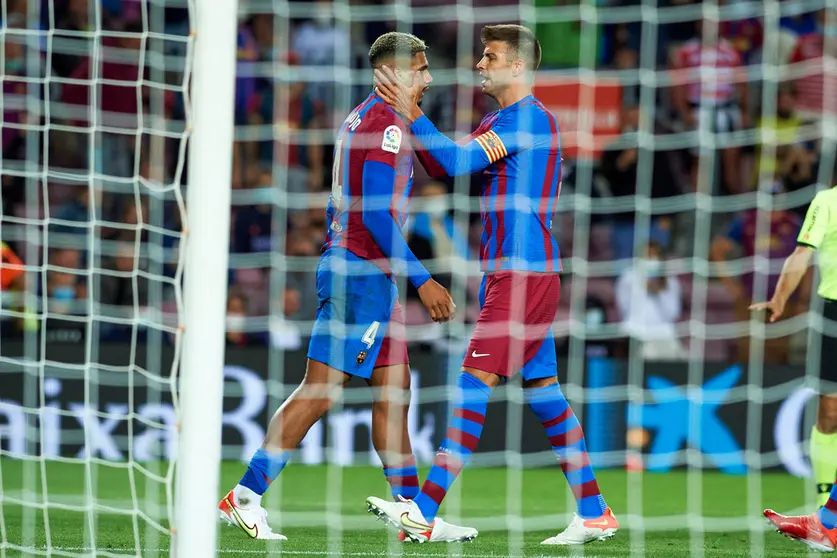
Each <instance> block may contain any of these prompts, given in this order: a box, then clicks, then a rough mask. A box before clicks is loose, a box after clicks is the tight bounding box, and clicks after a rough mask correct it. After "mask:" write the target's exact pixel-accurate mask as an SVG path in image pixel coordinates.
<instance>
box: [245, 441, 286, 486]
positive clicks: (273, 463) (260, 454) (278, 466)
mask: <svg viewBox="0 0 837 558" xmlns="http://www.w3.org/2000/svg"><path fill="white" fill-rule="evenodd" d="M290 459H291V452H289V451H286V452H282V453H270V452H268V451H267V450H265V449H263V448H259V449H258V450H256V453H254V454H253V457H252V458H251V459H250V465H249V466H248V467H247V471H246V472H245V473H244V476H243V477H241V481H240V482H239V483H238V484H240V485H241V486H244V487H246V488H249V489H250V490H252V491H253V492H255V493H256V494H258V495H259V496H261V495H262V494H264V493H265V491H266V490H267V488H268V487H269V486H270V483H272V482H273V481H274V480H275V479H276V477H278V476H279V473H281V472H282V469H284V468H285V465H287V464H288V461H289V460H290Z"/></svg>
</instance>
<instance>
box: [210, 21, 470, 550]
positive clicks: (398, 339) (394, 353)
mask: <svg viewBox="0 0 837 558" xmlns="http://www.w3.org/2000/svg"><path fill="white" fill-rule="evenodd" d="M425 48H426V47H425V44H424V42H423V41H421V40H420V39H418V38H417V37H415V36H413V35H409V34H406V33H387V34H385V35H382V36H381V37H379V38H378V39H377V40H376V41H375V43H374V44H373V45H372V48H371V49H370V51H369V60H370V62H371V64H372V66H373V67H375V68H378V67H381V66H382V65H384V64H386V65H387V66H388V67H393V68H394V74H392V75H394V79H399V80H403V81H405V82H407V83H411V84H421V86H420V91H418V89H419V87H418V86H417V91H418V94H417V96H416V99H417V100H420V99H421V97H422V95H423V94H424V91H425V90H426V89H427V87H428V86H429V84H430V82H431V81H432V78H431V77H430V73H429V72H428V66H427V57H426V56H425V53H424V51H425ZM412 177H413V162H412V151H411V149H410V146H409V141H408V138H407V135H406V130H405V128H404V123H403V122H402V120H401V118H399V117H398V115H397V114H396V113H395V112H394V111H393V110H392V109H391V108H390V107H388V106H387V104H386V103H385V102H384V101H383V100H382V99H381V98H380V97H378V96H377V95H376V94H374V93H372V94H370V95H369V97H368V98H367V99H366V100H365V101H363V103H361V104H360V105H358V106H357V107H356V108H355V109H354V110H353V111H352V112H351V113H350V114H349V116H348V118H346V120H345V122H344V123H343V125H342V126H341V128H340V131H339V132H338V134H337V139H336V142H335V148H334V166H333V169H332V189H331V196H330V198H329V202H328V207H327V209H326V215H327V223H328V230H327V235H326V241H325V244H324V246H323V254H322V256H321V258H320V262H319V265H318V268H317V291H318V296H319V307H318V309H317V317H316V320H315V322H314V328H313V332H312V336H311V342H310V346H309V349H308V366H307V370H306V373H305V378H304V379H303V380H302V384H301V385H300V386H299V388H297V390H296V391H294V392H293V394H291V396H290V397H289V398H288V399H287V400H285V402H284V403H283V404H282V406H281V407H280V408H279V410H278V411H277V412H276V414H275V415H274V416H273V418H272V419H271V421H270V425H269V426H268V430H267V436H266V438H265V441H264V443H263V444H262V447H261V448H259V450H258V451H256V453H255V455H253V458H252V459H251V460H250V464H249V466H248V467H247V470H246V472H245V473H244V476H243V477H242V479H241V481H240V482H239V484H238V485H237V486H236V487H235V488H234V489H233V490H231V491H230V492H229V493H228V494H227V495H226V496H225V497H224V499H223V500H221V503H220V504H219V510H220V514H221V518H222V519H224V520H226V521H228V522H229V523H231V524H233V525H235V526H237V527H239V528H240V529H241V530H243V531H244V532H245V533H246V534H247V535H249V536H250V537H252V538H259V539H274V540H276V539H278V540H283V539H285V537H284V536H283V535H280V534H278V533H274V532H273V531H272V529H271V528H270V525H269V524H268V522H267V515H266V512H265V510H264V509H263V508H262V506H261V498H262V495H263V494H264V493H265V491H266V490H267V488H268V486H269V485H270V483H271V482H272V481H273V480H274V479H276V477H277V476H278V475H279V473H280V472H281V471H282V469H283V468H284V467H285V465H286V464H287V463H288V460H289V459H290V457H291V452H292V451H293V450H294V449H296V447H297V446H298V445H299V443H300V442H301V441H302V439H303V437H304V436H305V434H306V433H307V432H308V430H309V429H310V428H311V427H312V426H313V425H314V423H316V422H317V421H318V420H319V419H320V417H322V416H323V415H324V414H325V413H326V412H327V411H328V409H329V408H330V406H331V404H332V402H333V401H334V399H335V396H336V395H338V394H339V392H340V390H341V389H342V388H343V387H344V386H345V385H346V384H347V383H348V381H349V380H350V379H351V378H352V377H353V376H358V377H360V378H363V379H364V380H366V382H367V383H368V384H369V385H370V386H371V387H373V388H374V391H375V401H374V404H373V407H372V443H373V445H374V446H375V449H376V451H377V452H378V455H379V457H380V458H381V461H382V462H383V465H384V474H385V475H386V478H387V480H388V481H389V483H390V485H391V487H392V494H393V497H397V496H401V497H402V498H412V497H413V496H415V495H416V494H417V493H418V486H419V483H418V473H417V471H416V461H415V458H414V457H413V452H412V447H411V446H410V439H409V433H408V428H407V411H408V405H409V401H410V391H409V390H410V366H409V361H408V358H407V346H406V340H405V336H404V318H403V314H402V310H401V306H400V305H399V303H398V291H397V288H396V286H395V282H394V280H393V272H394V271H393V267H395V268H396V269H398V268H400V269H401V270H403V272H404V273H405V274H406V276H407V277H408V279H409V281H410V282H411V283H412V284H413V286H415V287H416V289H417V290H418V294H419V297H420V298H421V301H422V303H423V304H424V306H425V307H426V308H427V310H428V312H429V313H430V316H431V318H432V319H433V320H435V321H437V322H445V321H447V320H449V319H450V317H451V316H452V315H453V312H454V308H455V305H454V304H453V300H452V299H451V297H450V294H449V293H448V292H447V290H446V289H445V288H444V287H442V286H441V285H439V284H438V283H437V282H436V281H434V280H433V279H432V278H431V277H430V274H429V273H428V272H427V270H426V269H425V268H424V266H423V265H422V264H421V263H420V262H419V261H418V259H417V258H416V257H415V255H414V254H413V253H412V251H411V250H410V248H409V247H408V246H407V242H406V241H405V239H404V237H403V236H402V233H401V227H402V226H403V224H404V221H405V219H406V217H407V209H408V207H409V203H410V196H411V193H412V184H413V180H412ZM448 527H449V530H448V535H450V532H453V534H454V535H456V534H457V533H456V532H455V531H456V529H457V528H456V526H448ZM442 531H444V530H442ZM468 532H470V531H469V530H466V534H467V533H468ZM440 533H441V534H442V535H445V533H443V532H440ZM448 535H446V536H448ZM445 540H448V539H445Z"/></svg>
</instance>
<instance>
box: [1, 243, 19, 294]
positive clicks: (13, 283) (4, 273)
mask: <svg viewBox="0 0 837 558" xmlns="http://www.w3.org/2000/svg"><path fill="white" fill-rule="evenodd" d="M23 277H24V276H23V260H21V259H20V258H19V257H18V256H17V254H15V252H14V250H12V249H11V247H9V245H8V244H6V243H5V242H0V291H2V292H4V293H5V292H6V291H10V290H13V289H22V288H23V285H22V280H23Z"/></svg>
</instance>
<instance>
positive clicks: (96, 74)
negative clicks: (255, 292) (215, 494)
mask: <svg viewBox="0 0 837 558" xmlns="http://www.w3.org/2000/svg"><path fill="white" fill-rule="evenodd" d="M0 18H2V33H0V36H1V37H2V44H3V48H2V51H0V52H2V56H0V59H2V61H3V64H2V67H3V68H4V69H3V72H2V83H3V95H2V110H3V121H2V134H3V159H2V181H3V182H2V184H3V186H2V194H3V197H2V217H0V224H1V226H2V229H1V230H0V237H1V238H2V242H3V244H2V247H3V251H4V252H3V267H2V276H3V280H2V281H3V282H2V310H0V327H2V335H1V336H2V348H0V361H1V363H0V377H2V380H0V384H2V386H3V387H2V388H0V416H2V417H3V419H2V420H0V433H2V434H0V438H2V440H3V442H2V448H1V449H0V479H2V481H0V482H2V487H0V531H2V541H0V554H2V555H3V556H17V555H20V554H21V553H22V554H24V555H50V556H61V555H68V556H69V555H112V554H125V553H129V554H134V555H143V556H148V555H156V554H155V551H154V549H156V548H158V547H160V546H161V544H160V543H159V542H158V541H160V540H161V539H163V540H164V541H165V545H167V544H168V532H169V525H170V523H171V519H172V513H173V512H172V499H171V490H172V478H173V463H174V461H173V459H174V456H175V454H174V447H175V442H176V426H177V420H178V419H177V408H176V404H175V401H174V400H173V394H174V388H175V382H176V372H177V366H176V363H177V358H176V355H177V353H178V350H179V345H180V338H181V334H180V330H179V325H180V323H181V322H180V320H181V318H180V314H181V312H180V310H181V292H180V291H181V283H182V281H181V275H182V265H181V255H180V253H179V251H178V245H179V242H180V239H181V223H182V222H183V215H184V203H183V197H182V194H181V184H182V178H183V176H184V164H185V160H186V158H185V148H186V131H185V130H186V123H187V122H188V114H189V97H188V95H187V94H186V92H187V84H188V82H189V79H190V67H191V51H192V39H191V36H190V30H191V28H190V26H191V24H192V19H193V18H192V6H191V5H190V4H189V3H187V2H186V1H185V0H184V1H182V2H178V1H173V2H146V1H141V2H118V1H117V2H101V3H100V2H77V1H70V2H43V3H41V2H26V1H22V2H3V4H2V13H0ZM110 529H115V530H118V531H119V532H120V533H121V535H120V537H119V540H120V542H119V543H118V544H113V543H112V542H107V541H103V540H102V537H101V533H102V531H105V530H110ZM141 541H142V542H141Z"/></svg>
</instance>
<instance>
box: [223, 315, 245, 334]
mask: <svg viewBox="0 0 837 558" xmlns="http://www.w3.org/2000/svg"><path fill="white" fill-rule="evenodd" d="M246 321H247V317H246V316H244V315H243V314H227V331H229V332H232V333H239V332H241V331H243V330H244V325H245V322H246Z"/></svg>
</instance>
